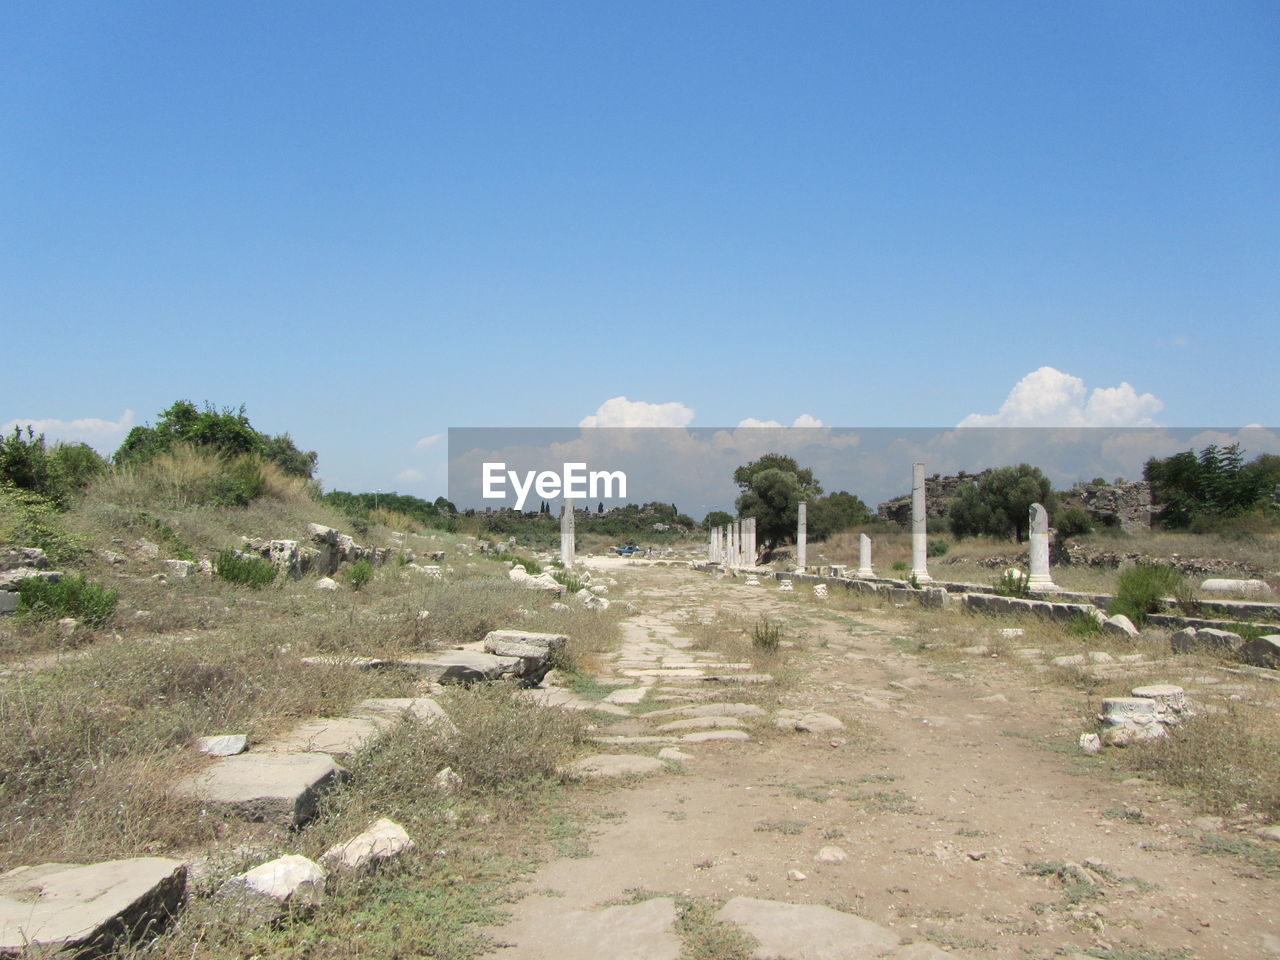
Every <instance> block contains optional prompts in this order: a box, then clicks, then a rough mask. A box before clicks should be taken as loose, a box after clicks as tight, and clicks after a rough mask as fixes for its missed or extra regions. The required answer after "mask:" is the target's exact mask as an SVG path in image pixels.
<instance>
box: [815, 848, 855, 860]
mask: <svg viewBox="0 0 1280 960" xmlns="http://www.w3.org/2000/svg"><path fill="white" fill-rule="evenodd" d="M813 859H814V860H815V861H816V862H818V863H844V862H845V861H846V860H848V859H849V855H848V854H847V853H845V852H844V851H843V850H842V849H840V848H839V847H836V846H827V847H823V848H822V849H821V850H819V851H818V852H817V854H815V855H814V858H813Z"/></svg>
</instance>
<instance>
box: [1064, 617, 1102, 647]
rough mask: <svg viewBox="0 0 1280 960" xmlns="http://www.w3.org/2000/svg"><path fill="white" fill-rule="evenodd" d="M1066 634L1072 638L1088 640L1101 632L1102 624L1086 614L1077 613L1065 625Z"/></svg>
mask: <svg viewBox="0 0 1280 960" xmlns="http://www.w3.org/2000/svg"><path fill="white" fill-rule="evenodd" d="M1067 632H1068V633H1069V634H1071V635H1072V636H1073V637H1079V638H1080V639H1081V640H1088V639H1089V638H1090V637H1093V636H1096V635H1097V634H1099V633H1101V632H1102V624H1100V623H1098V621H1097V620H1095V619H1094V618H1093V617H1091V616H1089V615H1088V614H1087V613H1077V614H1076V615H1075V616H1074V617H1072V618H1071V622H1070V623H1068V624H1067Z"/></svg>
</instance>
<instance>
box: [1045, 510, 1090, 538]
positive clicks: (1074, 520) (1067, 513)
mask: <svg viewBox="0 0 1280 960" xmlns="http://www.w3.org/2000/svg"><path fill="white" fill-rule="evenodd" d="M1053 525H1054V529H1056V530H1057V531H1058V536H1059V537H1060V538H1065V537H1079V536H1083V535H1084V534H1086V533H1092V532H1093V521H1092V520H1091V519H1089V514H1087V513H1085V512H1084V511H1083V510H1082V509H1080V508H1079V507H1067V509H1065V510H1063V511H1062V512H1061V513H1060V514H1058V516H1056V517H1054V521H1053Z"/></svg>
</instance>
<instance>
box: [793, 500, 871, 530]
mask: <svg viewBox="0 0 1280 960" xmlns="http://www.w3.org/2000/svg"><path fill="white" fill-rule="evenodd" d="M870 519H871V511H870V510H869V509H867V505H866V504H865V503H863V502H862V500H861V499H860V498H859V497H856V496H854V495H853V494H852V493H849V492H847V491H845V490H841V491H839V492H838V493H829V494H827V495H826V496H825V497H819V498H818V499H817V500H815V501H813V503H811V504H809V514H808V522H809V539H811V540H826V539H827V538H828V537H830V536H832V535H833V534H837V533H840V532H841V531H842V530H852V529H853V528H854V527H859V526H861V525H862V524H864V523H866V522H867V521H868V520H870Z"/></svg>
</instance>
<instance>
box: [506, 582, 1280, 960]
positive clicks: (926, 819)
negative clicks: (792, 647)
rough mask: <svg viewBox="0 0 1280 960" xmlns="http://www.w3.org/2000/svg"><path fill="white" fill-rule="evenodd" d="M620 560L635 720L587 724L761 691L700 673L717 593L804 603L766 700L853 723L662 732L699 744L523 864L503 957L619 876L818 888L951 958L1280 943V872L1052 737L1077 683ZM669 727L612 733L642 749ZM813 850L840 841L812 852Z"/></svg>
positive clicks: (621, 675) (890, 622)
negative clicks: (576, 850) (783, 674)
mask: <svg viewBox="0 0 1280 960" xmlns="http://www.w3.org/2000/svg"><path fill="white" fill-rule="evenodd" d="M611 572H615V571H611ZM616 574H617V575H618V576H620V577H622V578H623V580H624V585H626V586H628V587H629V588H630V591H631V592H630V593H629V594H628V597H629V598H630V599H633V600H634V602H635V603H636V604H637V605H638V606H639V607H640V609H641V610H642V611H643V613H641V614H639V615H637V616H635V617H633V618H632V619H631V620H630V621H629V622H628V624H627V641H626V643H625V644H624V647H623V650H622V651H621V652H620V653H619V655H618V657H617V659H616V660H615V661H613V662H612V663H610V664H607V665H605V666H604V668H603V669H602V680H603V681H607V682H626V683H631V684H634V687H633V688H632V689H639V688H641V687H643V688H644V689H643V700H642V702H641V703H640V704H639V705H638V706H632V707H629V709H631V710H632V711H634V716H633V717H631V718H622V717H619V718H618V721H617V723H616V724H612V725H610V726H609V727H608V728H604V729H602V730H601V733H602V734H606V735H609V736H611V737H615V738H616V737H623V738H625V737H635V736H646V735H647V736H652V735H654V734H655V732H657V733H658V734H659V735H666V736H672V735H675V736H683V735H684V733H686V732H688V731H677V732H675V733H674V734H673V733H663V732H658V731H657V727H658V726H660V725H662V724H663V723H666V722H671V721H674V720H677V719H680V716H678V715H670V714H666V715H660V716H658V717H657V718H652V717H649V716H648V715H647V714H646V713H645V711H647V710H651V709H652V708H653V705H654V704H655V703H659V702H660V703H661V704H662V706H664V707H668V708H670V707H679V706H680V705H681V704H683V703H691V704H696V703H699V702H702V697H704V696H705V691H706V690H707V689H709V688H711V689H714V690H716V691H717V694H718V695H717V697H716V699H719V700H724V699H743V700H746V701H747V702H750V701H751V699H752V690H753V689H763V688H754V686H753V685H749V684H744V685H742V686H740V687H739V686H737V685H730V686H731V687H732V688H734V689H737V690H739V691H741V692H742V693H743V694H744V696H743V697H741V698H739V697H726V696H725V695H724V694H723V693H719V691H721V690H723V689H725V685H724V684H713V683H708V682H706V681H705V680H703V679H701V678H700V677H698V676H696V675H695V674H696V673H697V672H698V671H701V672H702V673H714V672H717V671H718V670H719V671H720V672H723V673H725V674H729V673H731V672H732V669H730V668H725V667H724V664H723V662H722V661H721V660H717V659H716V658H714V657H708V656H705V655H704V654H703V653H702V652H700V651H697V650H692V649H690V643H689V641H688V639H687V638H686V637H685V635H684V634H683V633H682V630H684V629H686V628H687V620H686V618H687V616H688V615H689V614H690V612H691V611H702V612H704V613H705V612H708V611H710V610H711V609H712V608H713V607H714V606H715V605H716V604H719V605H722V606H723V607H726V608H731V609H733V610H734V611H735V612H737V613H738V614H739V615H747V616H755V615H758V614H761V613H772V614H774V615H776V616H779V617H784V618H791V619H792V620H793V621H794V620H795V619H796V617H797V616H798V615H799V616H801V617H803V618H805V619H808V620H809V622H810V626H809V628H808V630H807V631H806V633H805V634H804V646H805V648H806V649H805V650H803V651H795V652H794V654H793V656H792V658H791V660H792V662H793V663H794V664H795V665H796V666H797V667H799V669H800V672H801V675H802V676H801V679H800V680H799V682H798V683H794V684H792V685H791V686H790V687H788V688H787V690H786V692H785V693H784V696H783V701H782V704H781V706H783V707H789V708H795V709H798V710H817V711H822V712H824V713H828V714H833V715H835V716H836V717H838V718H840V719H841V720H843V721H844V723H845V724H846V729H844V730H842V731H833V732H827V733H821V734H819V733H800V732H793V731H783V730H779V729H777V728H776V727H775V726H774V725H773V723H772V718H771V717H764V718H758V717H757V718H754V719H753V718H750V717H746V718H741V720H739V721H738V722H740V723H742V724H743V726H742V727H741V729H742V730H744V731H745V732H746V733H747V734H748V735H749V737H750V739H749V740H745V741H725V742H718V741H712V742H699V743H687V742H679V743H675V744H674V746H675V747H676V748H677V749H679V750H681V751H684V752H686V753H688V754H690V755H691V758H690V759H688V760H686V761H683V762H682V763H679V764H674V765H672V766H671V767H670V768H669V769H668V770H667V771H665V772H661V773H659V774H658V775H655V776H650V777H647V778H645V779H640V780H629V781H626V782H625V783H624V784H623V785H621V786H619V785H618V783H617V781H611V782H608V783H607V784H605V783H602V784H601V785H600V786H599V787H597V788H592V789H590V790H588V791H585V792H584V793H585V798H584V801H583V802H584V813H586V814H594V815H595V816H594V818H592V820H591V827H590V841H589V848H590V853H589V855H585V856H582V857H573V858H564V859H560V860H556V861H553V862H550V863H548V864H546V865H545V866H544V867H543V868H542V869H541V870H540V871H539V873H538V874H537V876H536V877H535V878H533V880H532V883H531V884H530V889H531V890H532V891H533V892H531V893H530V894H529V895H528V896H526V897H525V898H524V899H522V900H521V901H520V902H519V903H518V904H516V905H515V907H514V918H513V920H512V921H511V923H510V924H508V925H507V926H505V927H503V928H500V929H498V930H496V931H494V935H495V937H497V938H498V939H499V940H500V941H502V942H503V943H505V944H508V945H510V946H509V947H508V948H507V949H503V950H501V951H499V952H498V954H497V956H498V957H500V958H503V960H526V958H543V957H545V958H552V957H556V958H563V957H569V956H577V955H578V954H575V953H573V952H572V951H566V948H565V946H564V944H565V940H566V929H567V926H566V925H568V924H572V925H578V924H580V923H581V922H582V921H583V919H584V918H589V917H591V916H592V915H593V912H594V911H597V910H598V909H599V908H600V907H601V906H603V905H606V904H608V903H610V902H620V901H622V900H625V899H626V898H627V897H628V896H629V895H630V894H629V893H628V892H629V891H634V890H644V891H650V892H652V893H653V894H661V895H668V896H689V897H697V898H707V899H710V900H715V901H725V900H729V899H731V898H733V897H739V896H748V897H754V898H762V899H767V900H777V901H785V902H789V903H798V904H820V905H825V906H829V907H834V908H836V909H838V910H840V911H845V912H851V913H855V914H857V915H859V916H861V917H865V918H867V919H869V920H871V921H874V922H875V923H876V924H880V925H883V926H884V927H887V928H889V929H891V930H892V931H894V932H895V933H896V934H897V935H899V936H900V937H901V938H902V939H903V940H904V941H908V942H909V941H916V942H918V943H923V942H927V943H931V944H933V945H935V946H937V947H941V948H942V949H944V950H946V951H950V952H952V954H953V955H962V956H986V955H990V956H997V957H1006V956H1007V957H1028V956H1029V957H1045V958H1048V957H1053V956H1062V955H1067V956H1070V955H1072V954H1073V953H1078V952H1081V951H1091V952H1092V953H1093V954H1096V955H1100V956H1103V957H1106V956H1115V957H1124V958H1126V960H1129V958H1131V960H1156V958H1166V957H1167V958H1173V957H1179V956H1188V957H1194V958H1204V960H1211V958H1222V960H1227V958H1231V960H1252V958H1258V960H1262V958H1271V957H1275V956H1280V911H1278V910H1276V909H1275V902H1276V899H1277V897H1276V894H1277V890H1278V886H1280V884H1278V883H1277V881H1276V879H1274V878H1264V877H1258V876H1251V875H1249V874H1250V870H1249V867H1248V864H1247V863H1246V862H1244V861H1241V860H1239V859H1237V858H1229V857H1214V856H1203V855H1199V854H1197V853H1195V852H1194V848H1195V846H1196V841H1197V839H1198V832H1197V831H1196V830H1195V829H1194V828H1193V827H1192V826H1191V820H1192V819H1193V818H1194V814H1193V813H1192V812H1190V811H1188V810H1187V809H1185V808H1184V807H1183V806H1182V805H1181V804H1180V803H1178V802H1177V801H1175V800H1172V799H1169V798H1167V797H1166V796H1165V795H1164V794H1163V793H1162V791H1161V789H1160V787H1158V786H1157V785H1155V784H1153V783H1150V782H1145V781H1141V780H1136V779H1128V780H1123V781H1121V780H1118V779H1113V778H1111V777H1110V776H1108V775H1106V774H1105V772H1104V771H1103V770H1102V769H1101V768H1099V767H1097V766H1096V765H1094V766H1089V765H1088V764H1086V763H1085V762H1084V761H1082V759H1081V758H1080V757H1079V756H1077V755H1075V754H1074V753H1072V752H1071V751H1054V750H1051V749H1048V748H1047V747H1046V743H1054V742H1056V743H1070V742H1071V740H1072V739H1073V738H1074V736H1075V735H1077V734H1078V733H1079V731H1080V729H1081V727H1080V711H1081V707H1082V704H1083V699H1082V697H1081V695H1080V694H1079V693H1077V692H1072V691H1067V690H1062V689H1058V688H1052V687H1049V686H1046V687H1044V688H1043V689H1041V688H1036V687H1029V686H1028V681H1027V679H1026V677H1027V674H1026V673H1025V672H1020V671H1018V670H1016V669H1014V668H1012V667H1007V666H1003V665H1001V664H996V663H991V664H987V663H979V664H977V665H974V666H973V668H972V669H965V670H963V671H957V672H947V671H948V670H950V669H954V668H947V667H942V668H937V667H934V666H932V665H931V664H930V663H929V662H928V661H926V660H925V659H923V658H921V657H919V656H916V655H913V654H910V653H907V652H904V649H903V647H904V646H906V645H905V644H903V643H902V642H901V638H899V641H898V642H895V641H894V639H893V638H894V637H895V636H898V635H900V634H905V635H907V636H908V637H910V636H911V634H912V631H913V629H919V628H913V626H912V624H911V615H910V614H909V613H908V612H907V611H894V610H885V611H877V612H874V613H853V614H839V613H836V612H834V611H826V610H819V609H817V608H816V606H815V607H814V608H812V610H808V609H807V608H806V607H804V606H802V605H801V604H800V603H797V602H796V601H793V600H791V599H790V598H786V597H785V596H779V594H778V592H777V590H776V589H774V588H772V587H771V586H756V587H747V586H744V585H742V584H741V582H740V581H718V582H717V581H714V580H712V579H711V578H709V577H707V576H705V575H702V574H697V573H693V572H691V571H687V570H679V569H673V568H627V569H626V570H625V571H618V572H616ZM765 583H766V584H768V583H769V581H765ZM994 632H995V627H994V626H993V627H992V633H994ZM717 664H718V665H719V666H717ZM722 668H723V669H722ZM628 671H629V672H628ZM640 696H641V694H639V693H632V694H623V695H621V700H622V701H623V702H625V701H627V700H629V699H636V698H638V697H640ZM668 697H670V698H690V699H671V700H665V699H663V698H668ZM768 706H769V707H770V709H772V708H773V707H775V706H777V704H768ZM664 746H667V744H664V743H652V742H647V741H646V740H641V741H637V742H631V743H625V742H623V743H610V744H608V745H607V746H606V747H604V748H603V750H604V751H605V752H608V753H634V754H639V755H649V756H652V755H655V754H657V752H658V750H659V749H662V748H663V747H664ZM827 846H837V847H839V848H840V849H841V850H842V851H843V852H844V853H845V855H846V857H847V859H845V860H844V861H843V862H833V863H819V862H815V859H814V858H815V856H816V855H817V854H818V852H819V850H820V849H821V848H823V847H827ZM1037 864H1038V865H1039V866H1034V865H1037ZM796 872H798V873H799V874H802V875H803V879H797V873H796ZM789 875H790V876H789ZM575 911H585V913H575ZM797 949H798V950H799V948H797ZM1125 950H1132V951H1135V952H1131V953H1125V952H1123V951H1125ZM1107 951H1114V952H1112V953H1110V954H1108V952H1107ZM1179 951H1184V952H1182V953H1180V952H1179ZM582 955H583V956H605V955H612V954H608V953H607V951H605V952H597V953H595V954H593V953H591V952H590V951H589V950H588V952H586V953H583V954H582ZM795 955H796V956H801V955H802V953H800V952H797V953H796V954H795ZM811 955H812V956H815V957H816V956H817V954H811ZM832 955H833V956H834V955H835V954H832ZM843 955H844V954H841V956H843ZM848 955H849V956H853V955H855V954H848ZM866 955H867V956H873V955H875V954H874V953H867V954H866Z"/></svg>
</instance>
